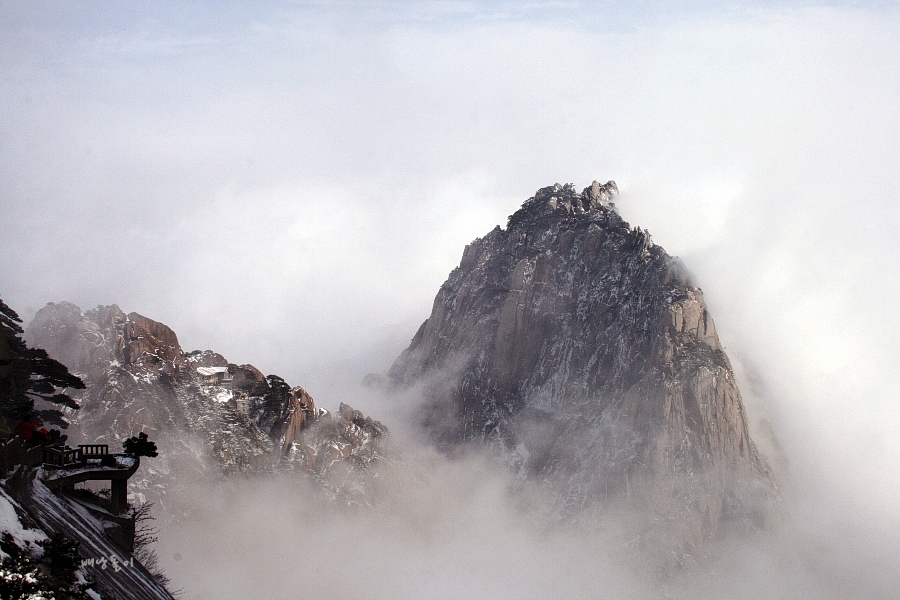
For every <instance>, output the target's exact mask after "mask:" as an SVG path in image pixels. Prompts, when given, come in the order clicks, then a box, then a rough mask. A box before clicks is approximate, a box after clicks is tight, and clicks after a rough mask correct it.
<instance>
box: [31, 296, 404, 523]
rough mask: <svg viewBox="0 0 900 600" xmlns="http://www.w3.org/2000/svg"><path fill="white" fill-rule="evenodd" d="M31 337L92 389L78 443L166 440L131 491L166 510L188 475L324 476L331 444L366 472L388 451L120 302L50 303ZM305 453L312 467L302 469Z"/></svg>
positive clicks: (72, 416)
mask: <svg viewBox="0 0 900 600" xmlns="http://www.w3.org/2000/svg"><path fill="white" fill-rule="evenodd" d="M25 339H26V340H27V342H28V344H29V345H30V346H36V347H43V348H45V349H46V350H47V352H48V354H50V356H52V357H54V358H57V360H59V361H60V362H62V363H63V364H65V365H66V366H67V367H69V369H70V371H71V372H73V373H77V374H78V375H79V376H80V377H82V379H83V380H84V382H85V384H86V386H87V387H86V389H85V390H83V391H81V392H75V393H72V396H73V397H74V398H75V399H76V400H77V401H78V402H79V403H80V404H81V409H80V410H78V411H70V413H68V414H67V418H68V419H69V420H70V421H71V423H72V425H71V428H70V432H69V438H70V440H72V441H76V440H77V441H78V443H101V444H109V446H110V447H111V448H120V447H121V444H122V441H123V440H125V439H127V438H129V437H131V436H133V435H136V434H137V433H138V432H141V431H145V432H147V433H148V434H149V435H150V437H151V439H153V440H154V441H155V442H156V443H157V445H158V447H159V450H160V456H159V458H156V459H153V460H152V461H148V464H147V466H146V468H145V469H143V470H142V472H141V473H140V474H139V475H138V476H137V477H135V478H133V479H132V482H131V486H130V487H131V490H132V492H133V493H135V494H142V495H143V496H144V497H145V499H147V500H150V501H153V502H156V503H158V504H160V505H161V506H162V507H163V508H166V506H167V503H166V502H165V501H164V499H165V495H166V491H167V489H168V488H169V486H170V484H172V483H173V482H174V481H176V480H177V479H179V477H180V478H197V477H207V476H208V477H216V476H217V475H218V474H219V473H222V472H224V473H226V474H227V473H232V472H241V471H247V470H270V469H273V468H278V467H279V466H284V467H287V468H294V467H297V466H306V465H307V464H308V466H309V469H308V470H309V471H310V472H311V473H313V474H315V475H317V476H321V475H323V474H324V473H325V472H326V471H327V469H328V466H330V465H332V464H333V463H334V462H335V461H334V460H332V459H329V460H328V461H319V460H318V458H317V457H318V456H320V455H324V453H328V452H330V451H329V450H327V448H330V447H331V446H335V447H339V448H341V455H340V460H341V461H343V460H350V461H351V462H352V464H353V465H355V466H357V467H363V468H364V467H366V466H368V464H369V462H371V461H372V459H373V458H374V457H376V456H377V455H378V451H379V450H380V449H381V445H380V438H379V440H378V444H376V443H375V441H376V440H375V438H376V436H370V437H369V438H366V439H358V440H357V439H355V438H353V436H348V435H345V433H346V431H345V430H346V429H347V427H346V426H345V423H344V421H345V420H346V419H345V418H344V417H343V416H342V415H340V414H338V415H332V414H331V413H329V412H328V411H325V410H322V409H317V408H316V406H315V402H314V401H313V399H312V397H311V396H310V395H309V394H308V393H306V392H305V391H304V390H303V389H302V388H300V387H296V388H293V391H292V389H291V387H290V386H289V385H288V384H287V383H285V382H284V380H282V379H281V378H280V377H278V376H276V375H270V376H268V377H266V376H264V375H263V374H262V372H261V371H260V370H259V369H257V368H256V367H254V366H253V365H248V364H245V365H237V364H234V363H230V362H229V361H228V360H227V359H226V358H225V357H224V356H222V355H221V354H218V353H216V352H213V351H211V350H204V351H193V352H188V353H185V352H184V351H183V350H182V348H181V345H180V344H179V342H178V337H177V335H176V334H175V332H174V331H172V329H171V328H169V327H168V326H166V325H164V324H162V323H159V322H157V321H154V320H152V319H149V318H147V317H144V316H142V315H139V314H137V313H130V314H127V315H126V314H125V313H124V312H123V311H122V310H121V309H119V307H118V306H115V305H112V306H100V307H97V308H96V309H94V310H91V311H87V312H84V313H83V312H82V311H81V309H79V308H78V307H77V306H75V305H74V304H70V303H67V302H60V303H57V304H54V303H50V304H48V305H47V306H46V307H44V308H43V309H41V310H40V311H38V313H37V315H36V316H35V318H34V320H33V322H32V323H31V325H30V326H29V327H28V329H27V331H26V333H25ZM332 421H333V423H332ZM379 426H380V424H379ZM385 431H386V430H385ZM376 445H377V446H378V448H377V449H376ZM303 447H306V448H307V450H308V454H309V456H310V457H311V458H310V459H309V461H311V462H309V461H307V462H304V463H302V465H301V464H300V463H296V464H295V460H294V459H296V458H297V457H298V450H297V449H298V448H303ZM301 453H302V452H301ZM326 462H327V465H326ZM301 470H304V471H305V469H301Z"/></svg>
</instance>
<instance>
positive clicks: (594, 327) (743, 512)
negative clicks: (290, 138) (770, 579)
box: [389, 181, 777, 560]
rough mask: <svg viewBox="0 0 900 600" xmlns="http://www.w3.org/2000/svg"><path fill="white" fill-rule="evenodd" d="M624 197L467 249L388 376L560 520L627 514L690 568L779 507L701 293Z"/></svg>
mask: <svg viewBox="0 0 900 600" xmlns="http://www.w3.org/2000/svg"><path fill="white" fill-rule="evenodd" d="M617 192H618V190H617V188H616V185H615V183H614V182H612V181H610V182H608V183H606V184H604V185H601V184H599V183H597V182H594V183H593V184H592V185H591V186H589V187H588V188H586V189H584V190H583V191H582V192H581V193H578V192H577V191H576V190H575V189H574V187H573V186H572V185H566V186H561V185H559V184H557V185H555V186H551V187H546V188H543V189H540V190H538V191H537V193H536V194H535V195H534V197H532V198H530V199H528V200H527V201H526V202H525V203H524V204H523V206H522V208H521V209H520V210H518V211H517V212H516V213H515V214H513V215H512V216H511V217H510V218H509V223H508V226H507V228H506V229H501V228H500V227H497V228H496V229H494V230H493V231H491V232H490V233H488V234H487V235H486V236H484V237H483V238H480V239H478V240H475V241H474V242H472V243H471V244H470V245H468V246H467V247H466V249H465V252H464V253H463V257H462V261H461V262H460V265H459V267H458V268H456V269H454V270H453V272H452V273H451V274H450V276H449V278H448V279H447V281H446V282H445V283H444V284H443V285H442V286H441V289H440V290H439V291H438V294H437V297H436V298H435V301H434V307H433V310H432V313H431V316H430V317H429V318H428V320H426V321H425V322H424V323H423V324H422V326H421V327H420V329H419V331H418V332H417V333H416V335H415V337H414V338H413V340H412V342H411V344H410V346H409V347H408V348H407V349H406V350H405V351H404V352H403V354H402V355H401V356H400V357H399V358H398V359H397V361H396V362H395V363H394V365H393V366H392V368H391V370H390V372H389V377H390V378H391V380H392V381H393V382H394V383H395V384H397V385H401V386H407V387H409V386H415V385H417V386H421V388H422V390H423V394H424V397H425V400H424V404H423V409H422V414H421V416H422V423H423V425H424V426H425V428H426V430H427V431H428V432H429V433H430V435H431V436H432V437H433V439H435V440H437V441H438V443H439V444H440V445H441V446H443V447H444V448H446V449H448V450H452V449H453V448H456V447H458V446H459V445H460V444H463V443H471V442H479V443H485V444H488V445H490V446H493V447H495V448H497V449H499V450H500V451H501V452H502V454H503V455H504V456H505V457H506V459H507V460H508V461H509V463H510V465H511V466H512V467H513V468H514V469H515V470H516V471H517V472H518V473H519V474H520V475H521V477H522V479H523V480H524V481H527V482H543V483H545V484H547V485H549V486H550V487H551V489H552V490H553V497H554V508H553V510H554V512H555V513H556V515H557V517H558V518H563V519H575V520H579V521H595V520H601V521H602V519H603V518H604V515H605V514H608V513H609V511H611V510H613V508H614V507H617V506H628V507H629V509H630V510H629V514H630V515H631V516H632V518H633V523H634V527H633V529H632V531H636V532H639V533H638V534H636V535H637V536H638V537H639V538H640V540H641V541H643V542H645V543H647V544H655V545H660V544H662V545H663V546H665V548H666V550H665V551H666V552H670V551H671V552H672V553H673V554H672V555H673V556H683V555H685V554H691V553H695V552H698V551H699V549H700V548H702V546H703V545H704V541H705V540H707V539H709V538H712V537H715V536H716V535H718V534H719V533H720V532H721V530H722V529H723V527H730V526H732V525H738V526H741V527H745V526H749V527H758V526H762V525H763V523H764V521H765V519H766V514H767V510H768V508H769V507H770V506H771V505H772V503H773V502H774V501H775V500H774V499H775V497H776V495H777V493H776V490H775V485H774V483H773V480H772V477H771V475H770V473H769V467H768V465H767V462H766V460H765V459H764V458H763V457H762V456H761V455H760V453H759V452H758V451H757V449H756V446H755V445H754V443H753V441H752V440H751V439H750V435H749V432H748V427H747V418H746V415H745V413H744V407H743V404H742V401H741V395H740V392H739V390H738V387H737V384H736V383H735V377H734V373H733V372H732V369H731V365H730V363H729V360H728V358H727V356H726V355H725V353H724V351H723V349H722V347H721V345H720V344H719V341H718V337H717V335H716V330H715V325H714V323H713V319H712V317H711V316H710V314H709V312H708V311H707V309H706V305H705V303H704V301H703V293H702V291H701V290H700V289H699V288H698V287H696V286H695V285H694V284H693V283H692V282H691V281H690V278H689V277H688V275H687V273H686V271H685V269H684V268H683V267H682V266H681V264H680V263H679V261H678V260H677V259H675V258H673V257H671V256H669V255H668V254H666V252H665V251H664V250H663V249H662V248H660V247H659V246H657V245H655V244H654V243H653V241H652V240H651V238H650V235H649V234H648V233H647V232H645V231H642V230H641V229H640V228H637V227H635V228H632V227H630V226H629V224H628V223H626V222H624V221H623V219H622V218H621V217H620V216H619V214H618V212H617V211H616V209H615V205H614V204H613V202H612V199H613V198H614V196H615V195H616V194H617ZM631 509H633V510H631ZM679 560H680V559H679Z"/></svg>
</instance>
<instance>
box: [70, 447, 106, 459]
mask: <svg viewBox="0 0 900 600" xmlns="http://www.w3.org/2000/svg"><path fill="white" fill-rule="evenodd" d="M78 449H79V450H81V454H82V456H84V457H89V456H104V455H107V454H109V445H108V444H78Z"/></svg>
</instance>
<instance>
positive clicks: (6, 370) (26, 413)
mask: <svg viewBox="0 0 900 600" xmlns="http://www.w3.org/2000/svg"><path fill="white" fill-rule="evenodd" d="M21 322H22V319H20V318H19V315H18V314H16V312H15V311H14V310H13V309H11V308H10V307H9V306H7V305H6V303H5V302H3V300H2V299H0V433H3V432H4V430H5V431H6V432H8V431H9V430H10V429H11V428H12V427H14V426H15V424H16V423H18V422H20V421H30V420H35V419H42V420H44V421H46V422H48V423H52V424H54V425H58V426H60V427H63V428H65V427H68V423H66V422H65V420H64V419H63V413H62V412H61V411H59V410H56V409H44V410H35V407H34V401H35V400H36V399H39V400H45V401H47V402H50V403H52V404H56V405H59V406H65V407H68V408H79V406H78V403H77V402H75V401H74V400H73V399H72V398H71V397H70V396H69V395H68V394H65V393H58V392H57V390H58V389H60V388H62V389H66V388H73V389H78V390H80V389H84V382H83V381H81V379H80V378H78V377H76V376H75V375H72V374H71V373H69V369H67V368H66V366H65V365H63V364H62V363H60V362H59V361H56V360H53V359H52V358H50V357H49V356H48V355H47V352H46V351H45V350H43V349H41V348H29V347H28V346H27V345H26V344H25V342H24V341H23V340H22V338H21V337H20V336H21V334H22V333H23V329H22V327H21V326H20V325H19V323H21Z"/></svg>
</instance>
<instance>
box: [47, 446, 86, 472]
mask: <svg viewBox="0 0 900 600" xmlns="http://www.w3.org/2000/svg"><path fill="white" fill-rule="evenodd" d="M41 449H42V450H43V463H44V464H45V465H53V466H54V467H65V466H67V465H72V464H75V463H79V462H81V448H54V447H52V446H41Z"/></svg>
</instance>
